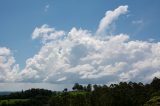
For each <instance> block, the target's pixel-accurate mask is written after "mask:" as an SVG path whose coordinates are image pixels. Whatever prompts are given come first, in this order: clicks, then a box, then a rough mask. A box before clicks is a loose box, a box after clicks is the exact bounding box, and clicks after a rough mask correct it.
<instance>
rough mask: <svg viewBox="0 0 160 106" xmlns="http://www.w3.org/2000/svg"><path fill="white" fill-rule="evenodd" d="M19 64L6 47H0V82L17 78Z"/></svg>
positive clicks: (12, 80)
mask: <svg viewBox="0 0 160 106" xmlns="http://www.w3.org/2000/svg"><path fill="white" fill-rule="evenodd" d="M18 70H19V66H18V65H17V64H15V59H14V57H13V56H12V53H11V51H10V50H9V49H8V48H6V47H0V82H14V81H15V80H16V79H17V75H18Z"/></svg>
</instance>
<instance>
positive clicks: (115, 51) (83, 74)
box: [21, 25, 160, 83]
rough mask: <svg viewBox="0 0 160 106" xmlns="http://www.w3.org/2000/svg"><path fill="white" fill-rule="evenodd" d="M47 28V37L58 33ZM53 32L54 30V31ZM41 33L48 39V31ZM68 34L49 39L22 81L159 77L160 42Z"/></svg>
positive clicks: (29, 63)
mask: <svg viewBox="0 0 160 106" xmlns="http://www.w3.org/2000/svg"><path fill="white" fill-rule="evenodd" d="M43 26H44V25H43ZM43 26H42V27H43ZM42 27H41V28H42ZM47 29H48V32H49V33H50V34H48V35H47V38H50V36H51V35H52V33H54V32H57V31H56V30H55V29H54V28H49V27H47ZM49 29H54V32H52V31H50V30H49ZM39 31H40V33H39V32H37V33H38V35H37V36H39V37H41V36H42V37H41V38H42V40H44V38H45V36H44V35H45V34H46V33H48V32H47V31H46V30H44V32H45V33H44V35H43V32H41V31H42V30H39ZM64 33H65V34H64V35H62V36H61V39H51V40H50V41H47V40H45V43H44V45H43V46H42V48H41V50H40V51H39V52H38V54H36V55H35V56H34V57H33V58H29V59H28V60H27V61H26V67H25V69H24V70H23V71H22V72H21V76H22V81H29V82H30V81H33V82H52V83H75V82H80V83H110V82H114V81H115V82H117V81H130V80H131V81H142V82H148V81H150V79H151V78H153V77H155V76H156V75H159V73H158V72H159V71H160V68H159V67H160V58H159V57H160V52H159V51H160V43H159V42H158V43H151V42H148V41H138V40H130V38H129V36H128V35H126V34H119V35H114V36H106V37H102V38H101V37H97V36H98V35H97V36H93V35H92V33H91V32H90V31H88V30H83V29H76V28H72V29H71V30H70V31H69V32H68V33H67V32H64ZM55 36H57V35H55ZM150 75H152V76H150ZM150 77H151V78H150Z"/></svg>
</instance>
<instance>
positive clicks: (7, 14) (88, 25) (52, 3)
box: [0, 0, 160, 83]
mask: <svg viewBox="0 0 160 106" xmlns="http://www.w3.org/2000/svg"><path fill="white" fill-rule="evenodd" d="M159 4H160V1H159V0H154V1H153V0H141V1H140V0H134V1H133V0H132V1H131V0H116V1H113V0H12V1H11V0H1V1H0V14H1V15H0V47H5V48H7V49H9V51H10V52H11V56H13V57H14V60H15V62H14V64H18V65H19V71H20V72H22V71H24V70H27V68H25V67H29V66H27V60H28V59H33V60H35V58H34V57H35V55H36V54H37V55H39V53H40V52H42V48H45V47H46V45H48V44H49V43H51V42H48V41H47V43H46V42H45V43H44V42H43V40H44V39H45V38H44V36H42V37H37V38H39V39H33V38H32V37H33V32H34V31H35V30H36V28H37V29H40V30H43V29H45V30H48V29H49V28H54V30H56V31H60V30H61V31H64V32H65V34H66V33H68V34H66V35H65V36H69V32H72V31H73V33H75V32H76V31H77V33H78V32H80V30H79V29H80V28H81V29H82V30H87V31H88V32H90V34H91V35H92V36H94V35H95V33H96V31H97V29H98V26H99V25H100V20H101V19H102V18H103V17H105V13H106V11H109V10H110V11H114V10H115V9H116V8H118V7H119V6H125V5H126V6H128V8H127V12H126V13H125V14H124V15H121V16H118V17H117V18H118V19H115V21H113V22H112V24H111V25H109V28H107V29H105V34H106V35H107V36H115V37H116V35H119V34H121V33H122V34H127V36H128V37H129V41H134V42H136V40H138V41H139V42H140V41H142V42H143V43H144V42H148V43H150V42H152V43H153V44H154V43H156V44H157V45H158V47H159V44H158V42H159V41H160V37H159V33H160V30H159V28H160V20H159V19H160V14H159V13H160V7H159ZM122 14H123V13H122ZM73 27H75V28H76V29H75V30H73V29H72V28H73ZM40 30H38V31H40ZM50 30H52V31H51V32H49V33H53V32H54V31H53V29H50ZM82 32H83V31H82ZM47 33H48V32H47ZM39 34H41V33H39ZM42 34H44V33H42ZM37 36H39V35H37ZM80 36H81V35H80ZM86 36H88V33H87V34H86ZM47 39H48V38H47ZM101 39H102V38H101ZM103 39H106V38H103ZM108 39H112V38H108ZM52 40H53V39H52ZM56 40H57V39H56ZM57 41H59V39H58V40H57ZM42 42H43V43H42ZM54 42H55V39H54ZM61 42H65V40H63V41H61ZM124 42H125V41H124ZM53 45H54V46H53ZM55 45H56V44H52V46H53V48H55ZM57 45H58V44H57ZM76 45H77V44H76ZM79 45H80V47H77V46H75V48H76V47H77V48H78V49H77V48H76V49H75V50H76V51H78V52H82V51H79V49H82V48H83V47H84V45H81V43H80V44H79ZM152 46H153V45H152ZM68 47H69V46H68ZM111 48H112V46H111ZM84 50H86V48H85V49H84ZM87 50H88V48H87ZM72 52H74V50H73V51H71V53H72ZM82 53H84V52H82ZM87 53H88V52H87ZM87 53H86V54H87ZM77 54H78V53H77ZM77 54H76V56H79V57H77V58H81V57H83V56H81V55H79V54H78V55H77ZM84 56H86V55H85V53H84ZM66 58H68V57H66ZM71 58H73V57H71ZM53 59H54V57H53ZM75 59H76V58H75V57H74V59H73V60H75ZM117 59H119V58H117ZM145 59H148V58H145ZM142 60H144V59H142ZM142 60H141V61H142ZM57 61H58V60H57ZM111 61H113V60H112V59H111ZM114 61H115V60H114ZM139 62H140V61H139ZM46 63H47V62H45V63H44V64H46ZM60 63H61V62H60ZM71 63H72V62H71ZM55 64H58V63H55ZM157 64H158V63H157ZM80 65H82V63H79V64H78V63H77V64H76V66H77V67H78V66H80ZM83 65H84V64H83ZM107 65H113V66H114V65H115V63H114V64H112V63H110V62H109V63H108V64H107ZM158 65H159V64H158ZM46 66H48V67H49V65H46ZM76 66H75V67H74V66H72V65H71V64H70V66H69V67H72V68H73V67H74V68H76ZM52 68H54V67H52ZM80 68H82V67H80ZM28 69H29V68H28ZM96 69H97V68H96ZM151 69H152V68H151ZM0 70H1V69H0ZM49 70H50V69H49ZM28 72H29V71H28ZM156 72H159V71H158V70H156V71H155V73H156ZM68 74H69V73H67V75H68ZM121 74H122V73H121ZM38 76H40V75H38ZM69 76H71V74H69ZM69 76H64V75H62V76H61V77H62V78H59V79H57V81H61V80H66V79H67V77H69ZM40 77H41V76H40ZM43 77H44V76H43ZM53 77H54V76H53ZM81 77H82V76H81ZM112 77H113V76H112ZM46 78H48V77H46ZM40 79H41V78H40ZM42 79H43V78H42ZM44 79H45V78H44ZM44 79H43V81H44ZM80 79H81V78H80ZM111 79H112V78H111ZM32 80H35V79H34V78H33V79H32V78H31V77H29V78H26V79H25V80H24V81H28V82H32ZM52 80H55V79H54V78H53V79H52ZM103 80H107V79H105V78H101V81H100V83H103ZM117 80H118V79H115V80H114V81H117ZM18 81H19V80H18ZM35 81H37V80H35ZM78 81H79V79H78ZM84 81H86V80H80V82H82V83H84ZM114 81H113V82H114ZM2 82H3V81H2ZM33 82H34V81H33ZM38 82H41V81H38ZM49 82H50V81H49ZM51 82H54V81H51ZM67 82H72V81H67ZM86 82H87V81H86ZM88 82H95V83H96V82H99V81H98V78H97V79H95V78H94V80H89V81H88ZM110 82H111V81H110Z"/></svg>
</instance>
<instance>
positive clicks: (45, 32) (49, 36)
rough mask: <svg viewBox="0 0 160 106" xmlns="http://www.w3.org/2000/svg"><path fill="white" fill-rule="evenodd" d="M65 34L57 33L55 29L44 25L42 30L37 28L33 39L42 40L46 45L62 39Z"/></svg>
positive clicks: (62, 32)
mask: <svg viewBox="0 0 160 106" xmlns="http://www.w3.org/2000/svg"><path fill="white" fill-rule="evenodd" d="M64 34H65V33H64V31H56V30H55V29H54V28H50V27H49V26H48V25H46V24H44V25H42V26H41V27H40V28H38V27H37V28H35V30H34V31H33V33H32V39H37V38H42V42H43V43H45V42H47V41H50V40H55V39H57V38H60V37H61V36H62V35H64Z"/></svg>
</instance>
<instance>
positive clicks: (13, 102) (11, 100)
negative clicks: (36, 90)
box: [0, 99, 29, 105]
mask: <svg viewBox="0 0 160 106" xmlns="http://www.w3.org/2000/svg"><path fill="white" fill-rule="evenodd" d="M28 100H29V99H8V100H0V105H1V104H15V103H16V102H27V101H28Z"/></svg>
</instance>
